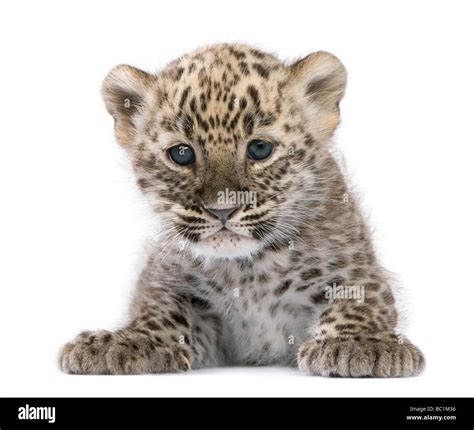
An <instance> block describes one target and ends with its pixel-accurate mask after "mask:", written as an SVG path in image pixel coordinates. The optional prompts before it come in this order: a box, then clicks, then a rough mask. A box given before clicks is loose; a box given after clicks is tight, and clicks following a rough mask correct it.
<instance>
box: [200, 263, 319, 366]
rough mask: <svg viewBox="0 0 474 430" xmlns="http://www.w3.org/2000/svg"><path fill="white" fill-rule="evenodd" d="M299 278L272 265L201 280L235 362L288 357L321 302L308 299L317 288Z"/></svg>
mask: <svg viewBox="0 0 474 430" xmlns="http://www.w3.org/2000/svg"><path fill="white" fill-rule="evenodd" d="M298 279H299V278H298V277H297V276H296V275H295V276H294V277H293V279H292V278H289V277H285V276H282V274H281V273H278V272H277V271H265V272H261V271H258V270H255V271H251V270H240V271H238V270H234V271H233V272H229V270H227V271H226V273H223V274H221V276H213V277H212V278H210V279H208V280H207V281H205V280H204V282H203V283H202V284H201V291H202V293H203V296H205V298H206V300H208V301H210V302H211V304H212V307H213V309H214V310H215V312H216V313H217V314H218V315H219V316H220V317H221V319H222V320H223V323H224V326H225V327H226V330H227V339H226V342H227V344H228V346H229V347H230V348H232V350H233V355H234V357H235V358H236V360H237V362H238V363H255V362H261V360H263V359H264V357H265V363H271V362H275V363H289V360H292V359H293V357H294V356H295V354H293V353H294V352H295V351H294V350H295V348H297V347H298V345H299V344H301V342H303V341H304V340H305V339H306V338H307V336H308V335H307V332H308V328H309V326H310V324H311V323H312V322H313V321H314V320H315V318H317V317H318V315H319V314H320V313H321V312H322V310H323V308H324V303H323V302H321V303H317V304H316V303H315V302H314V300H312V299H311V296H312V295H314V294H316V293H315V292H314V291H315V290H316V288H309V287H308V288H303V289H301V287H302V286H303V283H302V282H301V281H299V280H298ZM223 281H226V282H223ZM298 288H300V290H299V291H298Z"/></svg>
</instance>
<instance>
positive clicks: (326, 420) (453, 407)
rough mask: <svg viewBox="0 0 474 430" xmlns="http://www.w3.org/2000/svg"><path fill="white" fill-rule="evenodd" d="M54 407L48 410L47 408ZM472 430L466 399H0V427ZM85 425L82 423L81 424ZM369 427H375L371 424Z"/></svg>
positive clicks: (472, 409) (471, 405)
mask: <svg viewBox="0 0 474 430" xmlns="http://www.w3.org/2000/svg"><path fill="white" fill-rule="evenodd" d="M53 408H54V409H53ZM197 424H200V425H205V426H206V427H207V428H209V427H212V428H217V427H222V426H224V427H225V428H229V425H232V424H235V425H242V424H245V425H246V426H247V427H248V426H255V427H259V428H266V427H268V426H271V425H277V424H278V425H280V426H287V427H288V428H295V426H297V425H298V424H306V425H310V426H311V427H305V429H306V428H314V429H316V428H327V426H330V425H333V424H341V425H342V424H345V425H348V426H354V425H361V424H364V425H366V426H367V425H369V426H379V425H382V424H383V425H385V426H387V425H390V426H395V427H393V428H401V427H402V426H403V428H405V427H413V428H432V429H435V428H469V429H473V428H474V401H473V399H472V398H272V399H263V398H3V399H0V429H1V430H8V429H13V428H23V427H26V426H34V427H49V428H51V427H59V428H63V427H64V426H65V425H67V428H74V425H76V426H78V427H77V428H79V426H86V425H87V428H93V426H94V425H97V426H101V428H104V426H108V425H110V426H116V425H129V426H130V428H134V429H135V428H145V426H146V425H148V426H151V427H150V428H155V429H156V428H160V427H163V428H165V427H168V428H169V426H173V428H180V427H184V426H186V427H187V428H189V426H193V425H197ZM82 428H85V427H82ZM374 428H375V427H374Z"/></svg>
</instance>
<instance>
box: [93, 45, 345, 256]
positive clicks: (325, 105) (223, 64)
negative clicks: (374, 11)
mask: <svg viewBox="0 0 474 430" xmlns="http://www.w3.org/2000/svg"><path fill="white" fill-rule="evenodd" d="M345 83H346V72H345V69H344V67H343V66H342V64H341V63H340V62H339V60H338V59H337V58H336V57H334V56H333V55H331V54H328V53H325V52H317V53H315V54H311V55H308V56H307V57H305V58H303V59H302V60H299V61H297V62H295V63H293V64H284V63H282V62H281V61H279V60H278V59H277V58H275V57H274V56H272V55H269V54H265V53H263V52H260V51H258V50H256V49H253V48H251V47H248V46H245V45H231V44H224V45H213V46H209V47H204V48H201V49H199V50H197V51H194V52H192V53H190V54H188V55H185V56H184V57H182V58H179V59H178V60H176V61H174V62H172V63H170V64H169V65H168V66H167V67H165V68H164V70H162V71H161V72H160V73H158V74H148V73H146V72H144V71H141V70H139V69H136V68H134V67H131V66H127V65H120V66H117V67H115V68H114V69H113V70H112V71H111V72H110V73H109V75H108V76H107V77H106V79H105V81H104V84H103V89H102V92H103V97H104V99H105V103H106V106H107V110H108V111H109V112H110V114H111V115H112V116H113V118H114V120H115V132H116V136H117V139H118V141H119V143H120V144H121V145H122V146H123V147H124V148H125V149H126V151H127V152H128V154H129V156H130V158H131V160H132V162H133V165H134V169H135V172H136V175H137V178H138V184H139V186H140V187H141V189H142V190H143V192H144V193H146V194H148V195H149V197H150V200H151V201H152V203H153V205H154V209H155V210H156V211H157V212H159V213H160V214H162V215H163V221H164V223H163V224H164V227H165V228H166V229H168V231H169V233H170V237H174V238H175V243H177V242H179V241H181V242H182V243H184V244H185V245H187V246H189V247H190V249H191V250H192V252H193V253H194V254H195V255H201V256H205V257H214V258H241V257H248V256H250V255H252V254H254V253H257V252H259V251H261V250H263V249H266V248H278V247H281V246H288V244H289V243H291V241H294V240H297V238H298V236H299V235H300V233H301V230H302V229H304V228H305V226H307V225H308V223H309V222H311V221H312V219H316V217H317V216H318V212H319V211H320V210H321V207H322V206H323V205H324V204H325V200H326V199H327V197H328V195H329V194H328V193H329V192H330V190H329V187H328V181H329V177H330V176H331V174H332V171H331V166H332V163H331V156H330V154H329V152H328V148H327V142H328V140H329V139H330V138H331V136H332V134H333V132H334V130H335V128H336V127H337V125H338V123H339V101H340V100H341V98H342V96H343V93H344V89H345ZM170 246H171V245H170Z"/></svg>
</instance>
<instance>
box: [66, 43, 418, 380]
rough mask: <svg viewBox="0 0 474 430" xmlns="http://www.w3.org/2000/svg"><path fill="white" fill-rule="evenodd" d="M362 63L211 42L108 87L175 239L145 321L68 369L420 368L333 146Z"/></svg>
mask: <svg viewBox="0 0 474 430" xmlns="http://www.w3.org/2000/svg"><path fill="white" fill-rule="evenodd" d="M345 86H346V70H345V68H344V66H343V65H342V64H341V63H340V61H339V60H338V59H337V58H336V57H334V56H333V55H331V54H329V53H326V52H317V53H314V54H311V55H308V56H307V57H305V58H303V59H300V60H299V61H296V62H294V63H292V64H287V63H283V62H281V61H280V60H278V59H277V58H276V57H274V56H273V55H270V54H267V53H264V52H261V51H260V50H257V49H254V48H252V47H249V46H246V45H240V44H239V45H238V44H219V45H212V46H206V47H203V48H200V49H198V50H196V51H194V52H191V53H189V54H187V55H185V56H183V57H181V58H179V59H177V60H175V61H173V62H172V63H170V64H169V65H168V66H166V67H165V68H164V69H163V70H162V71H161V72H160V73H158V74H149V73H146V72H144V71H142V70H139V69H136V68H134V67H131V66H127V65H120V66H117V67H115V68H114V69H112V71H111V72H110V73H109V75H108V76H107V77H106V79H105V81H104V84H103V87H102V93H103V97H104V100H105V104H106V107H107V110H108V112H109V113H110V114H111V115H112V117H113V118H114V120H115V134H116V138H117V140H118V142H119V144H120V145H121V146H122V147H123V148H124V149H125V151H126V152H127V154H128V155H129V158H130V160H131V162H132V165H133V168H134V171H135V174H136V177H137V182H138V185H139V187H140V188H141V190H142V191H143V193H144V194H145V195H146V196H147V197H148V199H149V200H150V201H151V203H152V205H153V209H154V211H155V212H156V213H157V214H159V215H160V219H161V222H160V225H161V228H162V231H163V238H162V240H161V241H160V242H159V244H158V245H157V246H156V249H154V250H153V252H151V255H150V256H149V259H148V263H147V265H146V267H145V269H144V270H143V272H142V275H141V277H140V279H139V280H138V283H137V286H136V291H135V295H134V299H133V301H132V303H131V306H130V320H129V323H128V324H127V325H126V326H125V327H123V328H122V329H120V330H118V331H114V332H111V331H106V330H99V331H93V332H84V333H81V334H80V335H79V336H77V337H76V338H75V339H74V340H73V341H72V342H71V343H68V344H67V345H65V346H64V347H63V349H62V351H61V354H60V366H61V368H62V369H63V370H64V371H65V372H68V373H78V374H136V373H161V372H178V371H184V370H189V369H196V368H202V367H209V366H228V365H286V366H299V368H300V369H302V370H304V371H305V372H307V373H309V374H312V375H322V376H342V377H367V376H372V377H400V376H413V375H417V374H419V373H420V372H421V371H422V369H423V367H424V359H423V355H422V353H421V352H420V350H419V349H418V348H417V347H416V346H414V345H413V344H412V343H411V342H409V341H408V340H407V339H405V338H403V337H402V336H400V335H398V334H397V333H396V326H397V311H396V308H395V299H394V296H393V294H392V290H391V286H390V281H389V277H388V276H387V275H386V273H385V271H384V269H383V268H382V267H381V266H380V264H379V262H378V261H377V258H376V256H375V254H374V250H373V247H372V244H371V239H370V235H369V232H368V229H367V227H366V224H365V221H364V219H363V217H362V215H361V212H360V210H359V208H358V205H357V202H355V201H354V199H353V196H352V195H351V192H350V190H349V188H348V186H347V184H346V182H345V179H344V177H343V175H342V172H341V170H340V168H339V166H338V164H337V163H336V161H335V160H334V158H333V156H332V155H331V138H332V135H333V133H334V131H335V129H336V127H337V126H338V124H339V121H340V110H339V102H340V100H341V98H342V97H343V94H344V90H345Z"/></svg>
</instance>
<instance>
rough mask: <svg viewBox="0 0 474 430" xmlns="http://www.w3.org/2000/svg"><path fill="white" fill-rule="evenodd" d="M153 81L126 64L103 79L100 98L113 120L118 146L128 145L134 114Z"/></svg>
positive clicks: (153, 79) (116, 68)
mask: <svg viewBox="0 0 474 430" xmlns="http://www.w3.org/2000/svg"><path fill="white" fill-rule="evenodd" d="M155 79H156V78H155V77H154V76H153V75H150V74H149V73H146V72H144V71H143V70H140V69H136V68H135V67H132V66H128V65H126V64H121V65H119V66H117V67H114V68H113V69H112V70H111V71H110V72H109V74H108V75H107V77H106V78H105V79H104V82H103V84H102V97H103V98H104V101H105V106H106V108H107V111H108V112H109V113H110V114H111V115H112V116H113V118H114V120H115V130H116V134H117V139H118V141H119V143H120V144H122V145H124V146H127V144H129V142H130V139H131V137H132V134H133V129H134V123H133V117H134V114H135V113H137V111H138V110H139V109H140V107H142V106H143V104H144V100H145V96H146V94H147V92H148V90H149V88H150V87H151V86H152V85H153V83H154V82H155Z"/></svg>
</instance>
